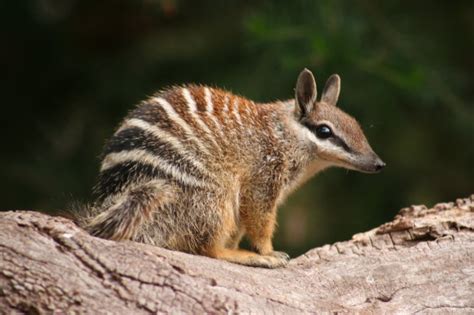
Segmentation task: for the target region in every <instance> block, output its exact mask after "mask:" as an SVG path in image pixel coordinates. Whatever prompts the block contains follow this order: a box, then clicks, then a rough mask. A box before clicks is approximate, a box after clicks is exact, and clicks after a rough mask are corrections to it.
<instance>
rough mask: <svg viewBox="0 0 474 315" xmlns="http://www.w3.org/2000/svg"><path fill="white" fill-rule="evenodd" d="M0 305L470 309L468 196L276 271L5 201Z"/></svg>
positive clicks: (473, 289)
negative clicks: (116, 234)
mask: <svg viewBox="0 0 474 315" xmlns="http://www.w3.org/2000/svg"><path fill="white" fill-rule="evenodd" d="M0 311H1V312H4V313H7V314H10V313H12V314H16V313H31V314H38V313H53V312H58V313H91V314H101V313H119V314H147V313H193V314H196V313H198V314H199V313H227V314H231V313H258V314H260V313H285V314H296V313H298V314H299V313H324V312H331V313H348V312H349V313H354V312H355V313H364V314H372V313H374V314H380V313H417V312H421V313H438V314H446V313H463V314H464V313H465V314H467V313H471V314H472V313H474V195H472V196H471V197H470V198H467V199H458V200H456V202H451V203H442V204H438V205H436V206H434V207H433V208H431V209H428V208H426V207H425V206H411V207H409V208H404V209H402V210H401V211H400V213H399V214H398V215H397V216H396V217H395V219H394V220H393V221H391V222H388V223H386V224H384V225H382V226H380V227H378V228H375V229H373V230H371V231H368V232H365V233H361V234H356V235H354V236H353V238H352V240H350V241H345V242H339V243H335V244H332V245H325V246H323V247H320V248H316V249H312V250H310V251H309V252H307V253H306V254H304V255H302V256H300V257H298V258H295V259H293V260H291V262H290V264H289V265H288V267H286V268H283V269H274V270H268V269H261V268H251V267H245V266H239V265H235V264H231V263H227V262H223V261H219V260H215V259H210V258H207V257H200V256H193V255H188V254H185V253H180V252H173V251H169V250H165V249H161V248H157V247H153V246H148V245H143V244H137V243H132V242H121V243H119V242H113V241H108V240H103V239H98V238H94V237H91V236H90V235H88V234H87V233H86V232H84V231H83V230H81V229H80V228H78V227H77V226H76V225H75V224H74V223H72V222H71V221H69V220H67V219H64V218H60V217H50V216H47V215H44V214H40V213H38V212H31V211H10V212H4V213H1V214H0Z"/></svg>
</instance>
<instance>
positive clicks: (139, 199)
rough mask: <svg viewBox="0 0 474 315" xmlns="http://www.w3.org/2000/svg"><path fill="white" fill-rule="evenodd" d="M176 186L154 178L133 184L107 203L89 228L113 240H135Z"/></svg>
mask: <svg viewBox="0 0 474 315" xmlns="http://www.w3.org/2000/svg"><path fill="white" fill-rule="evenodd" d="M173 191H174V189H173V188H172V187H171V186H170V185H168V184H166V183H165V182H164V181H163V180H152V181H149V182H146V183H143V184H139V185H137V186H134V187H131V188H129V189H127V190H126V191H125V192H123V193H122V194H121V195H120V196H117V197H116V198H114V199H112V201H109V202H105V204H106V205H102V207H104V208H102V210H101V211H100V212H99V213H98V214H97V215H96V216H95V217H92V218H91V219H90V220H89V221H88V222H87V223H86V226H85V229H86V230H87V231H88V232H89V233H90V234H91V235H93V236H97V237H101V238H106V239H112V240H116V241H119V240H134V239H135V238H136V237H137V236H138V235H140V232H142V231H143V229H144V226H145V224H147V223H150V221H151V220H153V213H154V212H155V211H156V210H157V209H159V208H160V207H161V206H163V205H164V204H166V203H168V202H170V201H171V199H172V196H173V195H175V194H174V193H173Z"/></svg>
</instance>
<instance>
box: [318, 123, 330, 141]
mask: <svg viewBox="0 0 474 315" xmlns="http://www.w3.org/2000/svg"><path fill="white" fill-rule="evenodd" d="M316 136H317V137H318V138H321V139H327V138H329V137H331V136H332V130H331V128H329V127H328V126H327V125H321V126H318V127H316Z"/></svg>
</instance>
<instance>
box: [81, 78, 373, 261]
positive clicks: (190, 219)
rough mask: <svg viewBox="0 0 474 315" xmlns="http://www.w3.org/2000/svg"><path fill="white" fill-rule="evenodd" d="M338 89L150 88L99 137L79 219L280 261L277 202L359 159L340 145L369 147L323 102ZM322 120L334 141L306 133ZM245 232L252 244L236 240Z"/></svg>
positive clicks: (139, 235) (224, 255)
mask: <svg viewBox="0 0 474 315" xmlns="http://www.w3.org/2000/svg"><path fill="white" fill-rule="evenodd" d="M311 77H312V76H308V75H307V74H306V75H303V78H302V79H301V76H300V79H299V81H298V82H300V81H304V80H306V81H307V80H310V79H311ZM331 80H332V81H331V82H332V83H331V84H339V81H338V80H337V78H336V79H334V78H332V79H331ZM303 83H304V84H301V85H302V86H304V87H305V88H306V87H308V86H309V87H310V88H311V87H312V86H313V85H311V81H308V82H303ZM308 83H310V84H308ZM338 89H339V86H333V85H331V86H330V89H329V88H328V89H327V91H329V92H327V93H326V94H324V93H323V96H325V98H324V99H325V101H324V102H319V103H318V102H316V103H315V104H305V105H304V106H302V105H301V104H299V103H301V100H303V101H304V99H305V98H308V99H316V96H315V95H313V96H311V98H309V97H308V95H309V94H308V93H315V83H314V89H313V90H309V91H303V92H301V91H300V92H301V93H300V94H298V93H297V99H296V100H290V101H285V102H275V103H266V104H258V103H254V102H252V101H250V100H247V99H245V98H243V97H240V96H237V95H234V94H232V93H229V92H226V91H223V90H220V89H216V88H211V87H206V86H197V85H187V86H181V87H172V88H170V89H167V90H165V91H162V92H160V93H158V94H156V95H155V96H153V97H151V98H149V99H148V100H146V101H144V102H142V103H141V104H140V105H139V106H137V108H135V109H134V110H132V111H131V112H130V113H129V115H128V116H127V117H126V118H125V120H124V121H123V123H122V124H121V126H120V127H119V128H118V129H117V131H116V132H115V134H114V135H113V137H112V138H111V139H110V140H109V141H108V142H107V144H106V146H105V148H104V153H103V158H102V164H101V168H100V174H99V179H98V182H97V185H96V186H95V189H94V191H95V193H96V195H97V201H96V204H95V206H94V207H93V209H92V214H91V216H90V218H88V219H87V220H86V224H85V226H86V228H87V229H88V230H89V231H90V232H91V233H92V234H93V235H96V236H100V237H104V238H110V239H114V240H123V239H129V240H135V241H139V242H144V243H149V244H153V245H157V246H162V247H166V248H170V249H176V250H182V251H187V252H191V253H198V254H203V255H208V256H211V257H216V258H221V259H225V260H229V261H232V262H236V263H242V264H246V265H253V266H263V267H277V266H281V265H284V264H285V263H286V260H287V256H286V255H285V254H282V253H279V252H274V251H273V247H272V245H271V239H272V235H273V231H274V227H275V222H276V208H277V206H278V205H279V204H280V203H281V202H282V201H283V200H284V199H285V197H286V196H287V195H288V193H289V192H291V191H292V190H294V189H295V188H296V187H297V186H298V185H299V184H301V183H302V182H304V181H306V180H307V179H308V178H310V177H311V176H312V175H314V174H315V173H317V172H319V171H321V170H323V169H325V168H327V167H329V166H332V165H339V166H344V167H349V168H351V167H352V168H357V167H359V168H361V166H360V165H362V164H361V163H362V162H360V160H357V159H358V158H357V157H356V155H355V154H352V155H351V154H349V153H347V152H345V151H348V152H349V151H350V150H352V149H354V152H356V153H357V154H358V155H357V156H369V155H370V154H373V152H372V150H371V149H370V146H369V145H368V143H367V141H366V139H365V137H364V135H363V133H362V131H361V130H360V127H359V126H358V124H357V122H355V120H354V119H353V118H351V117H350V116H348V115H347V114H345V113H343V112H342V111H341V110H339V109H337V107H336V106H335V105H334V104H329V103H328V102H330V101H333V100H334V99H336V100H337V96H338V95H339V90H338ZM298 91H299V90H298V86H297V92H298ZM298 97H300V98H301V100H300V98H298ZM321 121H323V122H326V124H328V125H331V126H332V128H334V129H337V130H336V131H337V133H338V139H340V140H339V142H337V141H326V140H325V139H320V138H319V137H318V135H317V134H315V133H314V130H313V129H314V128H313V127H311V126H313V125H315V126H316V125H317V124H318V123H319V122H321ZM348 126H349V127H348ZM341 143H342V144H344V145H345V146H349V145H350V150H347V149H348V148H347V147H345V148H341V147H338V144H341ZM359 159H360V157H359ZM357 163H359V164H357ZM244 235H247V236H248V237H249V239H250V241H251V244H252V246H253V247H254V249H255V250H256V253H252V252H245V251H241V250H239V249H238V244H239V241H240V239H241V238H242V237H243V236H244Z"/></svg>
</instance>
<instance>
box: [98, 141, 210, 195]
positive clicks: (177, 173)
mask: <svg viewBox="0 0 474 315" xmlns="http://www.w3.org/2000/svg"><path fill="white" fill-rule="evenodd" d="M125 162H139V163H144V164H149V165H152V166H154V167H156V168H157V169H159V170H161V171H162V172H163V173H165V174H168V175H170V176H171V177H173V178H174V179H176V180H178V181H180V182H182V183H184V184H186V185H189V186H192V187H205V186H207V184H206V183H205V182H203V181H200V180H198V179H197V178H195V177H194V176H191V175H188V174H185V173H183V172H181V170H180V169H178V168H177V167H176V166H174V165H172V164H169V163H168V162H166V161H164V160H162V159H160V158H159V157H158V156H156V155H153V154H151V153H148V152H147V151H145V150H130V151H122V152H118V153H110V154H108V155H107V156H106V157H105V158H104V160H103V161H102V166H101V168H100V171H101V172H102V171H105V170H107V169H109V168H111V167H114V166H116V165H118V164H122V163H125Z"/></svg>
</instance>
